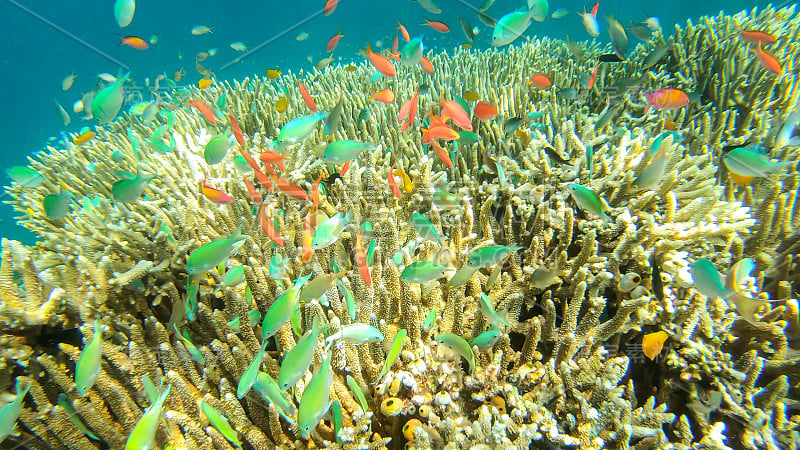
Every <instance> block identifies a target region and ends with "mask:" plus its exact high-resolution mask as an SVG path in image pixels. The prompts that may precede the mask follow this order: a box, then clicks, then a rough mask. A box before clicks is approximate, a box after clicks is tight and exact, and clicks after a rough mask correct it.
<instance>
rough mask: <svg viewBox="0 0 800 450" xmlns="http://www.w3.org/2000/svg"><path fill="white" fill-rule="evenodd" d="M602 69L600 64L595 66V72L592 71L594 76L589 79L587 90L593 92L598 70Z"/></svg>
mask: <svg viewBox="0 0 800 450" xmlns="http://www.w3.org/2000/svg"><path fill="white" fill-rule="evenodd" d="M599 67H600V64H597V65H595V66H594V70H593V71H592V76H590V77H589V82H588V83H586V88H587V89H589V90H591V89H592V87H594V82H595V81H596V80H597V69H598V68H599Z"/></svg>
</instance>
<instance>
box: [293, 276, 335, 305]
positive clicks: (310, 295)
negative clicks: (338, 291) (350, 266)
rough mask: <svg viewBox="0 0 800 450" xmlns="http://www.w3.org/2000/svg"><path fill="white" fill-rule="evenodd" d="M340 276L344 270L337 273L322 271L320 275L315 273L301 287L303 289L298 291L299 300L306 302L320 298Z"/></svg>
mask: <svg viewBox="0 0 800 450" xmlns="http://www.w3.org/2000/svg"><path fill="white" fill-rule="evenodd" d="M342 276H344V272H342V273H339V274H335V273H323V274H322V275H317V276H316V277H314V279H313V280H311V282H309V283H308V284H307V285H306V287H304V288H303V291H302V292H301V293H300V299H299V302H300V303H308V302H312V301H314V300H316V299H318V298H321V297H322V296H323V295H325V293H326V292H328V291H329V290H331V289H332V288H333V285H334V284H335V283H336V279H337V278H340V277H342Z"/></svg>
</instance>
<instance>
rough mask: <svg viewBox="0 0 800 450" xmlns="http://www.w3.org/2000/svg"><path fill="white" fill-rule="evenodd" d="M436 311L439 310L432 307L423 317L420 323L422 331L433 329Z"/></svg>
mask: <svg viewBox="0 0 800 450" xmlns="http://www.w3.org/2000/svg"><path fill="white" fill-rule="evenodd" d="M438 309H439V308H437V307H435V306H434V307H433V309H432V310H431V312H429V313H428V315H427V316H425V320H423V321H422V329H423V330H424V331H430V329H431V327H433V324H434V323H435V322H436V314H437V311H438Z"/></svg>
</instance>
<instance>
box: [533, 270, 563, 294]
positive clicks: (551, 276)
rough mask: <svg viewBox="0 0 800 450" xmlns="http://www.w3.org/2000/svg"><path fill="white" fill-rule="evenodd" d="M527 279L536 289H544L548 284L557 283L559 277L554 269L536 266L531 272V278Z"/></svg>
mask: <svg viewBox="0 0 800 450" xmlns="http://www.w3.org/2000/svg"><path fill="white" fill-rule="evenodd" d="M529 281H530V283H531V286H533V287H535V288H538V289H545V288H546V287H548V286H552V285H554V284H556V283H558V282H559V281H560V279H559V277H558V273H557V271H556V270H548V269H545V268H543V267H537V268H536V270H534V271H533V273H531V278H530V280H529Z"/></svg>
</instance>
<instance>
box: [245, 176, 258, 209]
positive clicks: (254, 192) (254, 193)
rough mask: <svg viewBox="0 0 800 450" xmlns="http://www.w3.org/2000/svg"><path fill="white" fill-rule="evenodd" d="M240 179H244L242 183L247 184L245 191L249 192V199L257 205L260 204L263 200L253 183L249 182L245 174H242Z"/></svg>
mask: <svg viewBox="0 0 800 450" xmlns="http://www.w3.org/2000/svg"><path fill="white" fill-rule="evenodd" d="M242 180H244V185H245V186H247V193H248V194H250V200H252V201H253V203H255V204H257V205H259V204H261V203H262V202H263V200H262V198H261V194H259V193H258V191H257V190H256V187H255V186H253V183H251V182H250V180H248V179H247V177H246V176H242Z"/></svg>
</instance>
